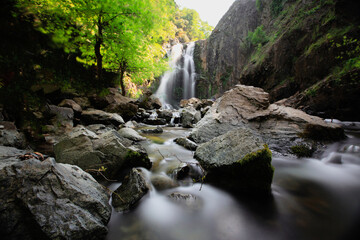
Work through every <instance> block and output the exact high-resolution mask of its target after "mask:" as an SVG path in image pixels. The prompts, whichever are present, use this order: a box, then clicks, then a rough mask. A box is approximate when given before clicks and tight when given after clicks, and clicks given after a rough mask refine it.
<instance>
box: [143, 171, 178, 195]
mask: <svg viewBox="0 0 360 240" xmlns="http://www.w3.org/2000/svg"><path fill="white" fill-rule="evenodd" d="M150 180H151V183H152V185H153V186H154V187H155V189H157V190H159V191H161V190H165V189H169V188H175V187H178V186H179V185H178V184H177V183H176V182H175V181H174V180H173V179H172V178H170V177H169V176H166V175H162V174H155V175H152V176H151V178H150Z"/></svg>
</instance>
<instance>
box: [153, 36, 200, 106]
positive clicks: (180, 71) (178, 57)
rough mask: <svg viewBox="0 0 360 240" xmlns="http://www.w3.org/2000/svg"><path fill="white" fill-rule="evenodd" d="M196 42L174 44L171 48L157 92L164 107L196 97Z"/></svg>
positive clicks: (156, 94)
mask: <svg viewBox="0 0 360 240" xmlns="http://www.w3.org/2000/svg"><path fill="white" fill-rule="evenodd" d="M194 47H195V43H194V42H192V43H189V44H188V45H187V46H186V49H185V50H184V45H183V44H177V45H174V46H173V47H172V48H171V50H170V54H169V55H170V59H169V66H170V70H169V71H167V72H166V73H165V74H164V75H163V76H162V78H161V80H160V86H159V88H158V90H157V91H156V93H155V96H157V97H158V98H159V99H160V101H161V103H162V106H163V108H165V109H166V108H174V107H177V105H178V104H179V102H180V100H181V99H189V98H192V97H195V76H196V73H195V64H194V59H193V54H194Z"/></svg>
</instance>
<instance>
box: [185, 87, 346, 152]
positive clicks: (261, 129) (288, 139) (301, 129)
mask: <svg viewBox="0 0 360 240" xmlns="http://www.w3.org/2000/svg"><path fill="white" fill-rule="evenodd" d="M237 128H250V129H252V130H253V132H254V133H256V134H257V135H261V136H262V138H263V139H264V141H265V143H267V144H268V145H269V147H270V148H271V149H273V150H276V151H277V152H282V153H288V152H289V149H290V147H291V146H292V144H299V143H301V142H304V141H307V139H309V138H310V139H314V138H315V140H339V139H342V138H343V137H344V132H343V129H342V128H341V127H340V126H338V125H336V124H331V123H326V122H325V121H323V119H321V118H319V117H314V116H310V115H308V114H306V113H304V112H302V111H300V110H296V109H293V108H290V107H284V106H279V105H277V104H270V103H269V95H268V94H267V93H266V92H264V91H263V90H262V89H261V88H256V87H251V86H244V85H237V86H236V88H234V89H232V90H230V91H228V92H226V93H225V94H224V95H223V96H222V97H221V98H219V99H217V100H216V102H215V103H214V104H213V106H212V107H211V108H210V110H209V111H208V112H207V113H206V115H205V116H204V117H203V118H202V119H201V121H199V122H198V123H197V125H196V127H195V128H194V129H193V131H192V132H191V134H190V138H191V139H192V140H193V141H194V142H196V143H204V142H207V141H209V140H211V139H213V138H214V137H217V136H220V135H223V134H225V133H227V132H228V131H231V130H234V129H237ZM316 138H317V139H316Z"/></svg>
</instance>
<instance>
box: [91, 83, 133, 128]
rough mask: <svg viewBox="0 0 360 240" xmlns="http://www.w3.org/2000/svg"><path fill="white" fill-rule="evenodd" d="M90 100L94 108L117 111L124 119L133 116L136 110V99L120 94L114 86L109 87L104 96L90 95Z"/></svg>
mask: <svg viewBox="0 0 360 240" xmlns="http://www.w3.org/2000/svg"><path fill="white" fill-rule="evenodd" d="M90 102H91V104H92V105H93V106H94V107H95V108H98V109H102V110H104V111H106V112H111V113H117V114H119V115H121V116H122V117H123V118H124V119H125V120H126V121H128V120H130V119H131V118H133V117H134V116H135V115H136V112H137V111H138V106H137V105H136V100H135V99H132V98H128V97H125V96H123V95H121V93H120V92H119V90H118V89H116V88H109V89H108V92H107V94H106V95H105V96H98V95H94V96H91V97H90Z"/></svg>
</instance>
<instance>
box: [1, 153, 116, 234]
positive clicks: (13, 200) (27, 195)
mask: <svg viewBox="0 0 360 240" xmlns="http://www.w3.org/2000/svg"><path fill="white" fill-rule="evenodd" d="M0 184H1V197H0V225H1V228H2V229H1V232H2V234H3V237H5V238H6V239H103V238H105V237H106V234H107V227H106V225H107V223H108V221H109V219H110V215H111V207H110V206H109V204H108V195H107V192H106V190H105V189H104V188H103V187H102V186H101V185H100V184H99V183H97V182H96V181H95V180H94V178H93V177H92V176H91V175H89V174H88V173H86V172H84V171H82V170H81V169H79V168H78V167H76V166H72V165H68V164H58V163H56V162H55V160H54V159H52V158H48V159H47V160H45V161H43V162H40V161H39V160H35V159H29V160H25V161H21V162H20V161H19V162H16V163H12V164H11V165H7V166H6V165H5V166H3V165H2V167H1V168H0Z"/></svg>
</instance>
